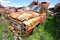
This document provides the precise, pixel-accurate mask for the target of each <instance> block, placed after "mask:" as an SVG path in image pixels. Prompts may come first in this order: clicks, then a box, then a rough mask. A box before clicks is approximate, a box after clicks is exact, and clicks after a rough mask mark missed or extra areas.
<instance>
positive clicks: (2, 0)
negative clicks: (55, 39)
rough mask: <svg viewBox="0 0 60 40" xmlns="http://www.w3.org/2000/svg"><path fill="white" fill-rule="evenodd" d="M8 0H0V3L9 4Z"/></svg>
mask: <svg viewBox="0 0 60 40" xmlns="http://www.w3.org/2000/svg"><path fill="white" fill-rule="evenodd" d="M10 2H11V1H10V0H0V3H1V4H2V5H3V6H8V5H9V4H10Z"/></svg>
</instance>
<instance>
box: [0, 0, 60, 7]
mask: <svg viewBox="0 0 60 40" xmlns="http://www.w3.org/2000/svg"><path fill="white" fill-rule="evenodd" d="M32 1H33V0H0V3H1V4H2V5H4V6H15V7H21V6H28V5H29V4H30V3H31V2H32ZM38 1H39V2H41V1H49V2H50V6H49V7H53V6H54V5H55V4H57V3H59V2H60V0H38Z"/></svg>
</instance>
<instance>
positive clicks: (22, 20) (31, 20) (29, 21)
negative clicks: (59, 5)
mask: <svg viewBox="0 0 60 40" xmlns="http://www.w3.org/2000/svg"><path fill="white" fill-rule="evenodd" d="M41 5H44V4H41ZM45 5H46V6H48V3H46V4H45ZM43 8H44V7H43ZM47 8H48V7H47ZM47 8H45V9H47ZM46 17H47V10H44V12H40V13H36V12H34V11H21V12H13V13H10V14H8V18H9V23H10V25H9V28H10V30H11V31H12V32H16V33H19V32H22V33H24V36H25V37H28V36H29V34H30V33H31V32H32V31H33V29H34V28H35V27H36V25H38V24H39V23H40V24H41V23H43V22H44V21H45V19H46Z"/></svg>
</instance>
